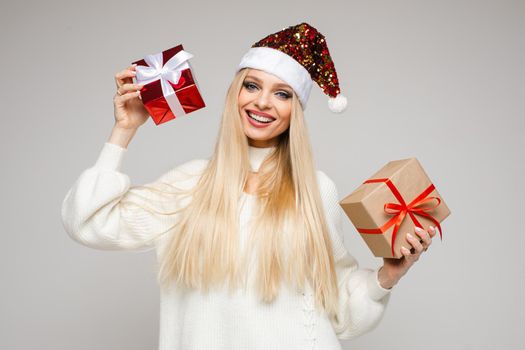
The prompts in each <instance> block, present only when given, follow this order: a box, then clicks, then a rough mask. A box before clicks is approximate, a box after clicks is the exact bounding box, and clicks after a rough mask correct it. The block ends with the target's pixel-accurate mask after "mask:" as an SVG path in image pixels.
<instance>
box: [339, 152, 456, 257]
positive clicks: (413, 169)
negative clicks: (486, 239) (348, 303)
mask: <svg viewBox="0 0 525 350" xmlns="http://www.w3.org/2000/svg"><path fill="white" fill-rule="evenodd" d="M339 205H341V207H342V208H343V210H344V212H345V213H346V215H347V216H348V217H349V218H350V220H351V221H352V224H353V225H354V226H355V227H356V229H357V231H358V232H359V233H360V235H361V237H362V238H363V239H364V241H365V242H366V244H367V245H368V247H369V248H370V250H371V251H372V253H373V254H374V255H375V256H376V257H385V258H398V259H399V258H402V257H403V254H402V253H401V246H404V247H406V248H408V249H411V248H412V245H411V244H410V243H409V242H408V240H407V239H406V234H407V233H411V234H412V235H413V236H414V237H415V238H416V239H418V238H419V236H417V235H415V234H414V230H415V227H416V226H417V227H420V228H423V229H425V230H427V231H428V229H429V226H436V228H437V229H438V231H439V236H440V238H441V239H443V237H442V233H441V225H440V222H442V221H443V220H444V219H445V218H446V217H447V216H449V215H450V210H449V208H448V207H447V205H446V204H445V202H444V201H443V198H441V196H440V195H439V193H438V191H437V189H436V188H435V186H434V185H433V184H432V182H431V181H430V179H429V178H428V176H427V174H426V173H425V171H424V170H423V167H422V166H421V164H420V163H419V161H418V160H417V159H416V158H408V159H401V160H395V161H391V162H388V163H387V164H386V165H385V166H384V167H382V168H381V169H380V170H379V171H377V172H376V173H375V174H374V175H372V176H371V177H370V178H369V179H368V180H366V181H365V182H363V183H362V184H361V185H360V186H359V187H358V188H357V189H356V190H355V191H353V192H352V193H351V194H349V195H348V196H346V197H345V198H344V199H342V200H341V201H340V202H339ZM435 237H437V236H434V238H435Z"/></svg>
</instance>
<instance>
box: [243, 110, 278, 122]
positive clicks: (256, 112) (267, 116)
mask: <svg viewBox="0 0 525 350" xmlns="http://www.w3.org/2000/svg"><path fill="white" fill-rule="evenodd" d="M246 112H249V113H251V114H256V115H260V116H261V117H266V118H271V119H273V120H275V118H274V117H273V116H272V115H271V114H268V113H264V112H259V111H255V110H253V109H247V110H246Z"/></svg>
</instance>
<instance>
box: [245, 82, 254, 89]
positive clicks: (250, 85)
mask: <svg viewBox="0 0 525 350" xmlns="http://www.w3.org/2000/svg"><path fill="white" fill-rule="evenodd" d="M244 87H245V88H247V89H248V90H251V89H252V88H253V87H255V85H254V84H252V83H244Z"/></svg>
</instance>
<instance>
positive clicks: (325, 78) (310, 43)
mask: <svg viewBox="0 0 525 350" xmlns="http://www.w3.org/2000/svg"><path fill="white" fill-rule="evenodd" d="M252 47H270V48H273V49H277V50H280V51H282V52H284V53H285V54H287V55H289V56H291V57H292V58H294V59H295V60H296V61H297V62H299V63H300V64H301V65H302V66H303V67H304V68H306V70H307V71H308V73H310V76H311V77H312V80H314V81H315V82H316V83H317V84H318V85H319V87H320V88H321V89H322V90H323V92H324V93H325V94H327V95H328V96H330V97H335V96H337V95H338V94H339V93H340V90H339V80H338V79H337V73H336V71H335V67H334V62H333V61H332V57H331V56H330V52H329V51H328V46H327V45H326V39H325V37H324V35H322V34H321V33H319V31H318V30H317V29H315V28H314V27H312V26H311V25H309V24H308V23H305V22H303V23H301V24H297V25H294V26H290V27H288V28H283V29H282V30H281V31H278V32H276V33H273V34H270V35H268V36H266V37H264V38H263V39H261V40H259V41H258V42H256V43H255V44H253V45H252Z"/></svg>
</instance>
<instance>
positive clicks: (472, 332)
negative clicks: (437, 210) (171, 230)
mask: <svg viewBox="0 0 525 350" xmlns="http://www.w3.org/2000/svg"><path fill="white" fill-rule="evenodd" d="M524 10H525V6H524V2H523V1H503V0H498V1H465V0H460V1H458V0H454V1H452V0H440V1H437V0H436V1H421V0H412V1H389V0H383V1H322V2H318V1H316V2H313V1H312V2H308V3H306V2H304V1H303V2H292V1H286V2H285V1H260V2H249V1H230V2H228V3H227V5H226V4H225V3H222V2H210V3H204V2H200V1H188V2H182V1H104V2H102V1H100V2H88V1H45V2H42V1H39V2H37V1H18V2H16V3H15V2H10V3H6V2H5V1H3V2H2V4H1V8H0V29H1V33H2V34H1V52H2V54H1V55H0V62H1V67H2V73H1V81H2V86H1V94H0V99H1V106H2V109H3V111H2V127H1V128H0V136H1V137H0V140H1V157H2V158H1V162H2V172H1V173H0V179H1V183H2V188H3V190H2V200H1V203H2V207H1V215H2V220H1V221H2V224H3V231H4V232H3V235H2V243H1V247H2V248H1V250H2V254H1V261H0V272H1V282H0V283H1V288H0V308H1V312H0V348H1V349H76V350H82V349H127V350H133V349H155V348H156V347H157V334H158V312H159V310H158V307H159V306H158V289H157V285H156V282H155V276H154V268H155V256H154V253H153V252H149V253H129V252H105V251H97V250H92V249H89V248H86V247H84V246H81V245H79V244H77V243H75V242H73V241H72V240H71V239H70V238H69V237H68V236H67V234H66V233H65V231H64V229H63V227H62V224H61V219H60V205H61V203H62V200H63V198H64V196H65V194H66V192H67V190H68V189H69V187H70V186H71V185H72V184H73V182H74V181H75V180H76V178H77V177H78V176H79V175H80V173H81V172H82V171H83V170H84V169H86V168H88V167H90V166H92V164H93V163H94V162H95V160H96V158H97V156H98V154H99V152H100V150H101V149H102V146H103V143H104V142H105V141H106V140H107V138H108V136H109V133H110V130H111V127H112V124H113V106H112V96H113V94H114V81H113V76H114V74H115V73H116V72H117V71H119V70H121V69H123V68H124V67H126V66H127V65H128V64H129V63H130V62H131V61H134V60H136V59H140V58H142V57H143V56H144V55H146V54H150V53H155V52H158V51H161V50H163V49H166V48H168V47H171V46H174V45H177V44H179V43H182V44H183V45H184V48H185V49H186V50H187V51H189V52H191V53H193V54H194V55H195V57H194V58H193V59H192V61H191V62H192V66H193V68H194V71H195V74H196V77H197V79H198V83H199V86H200V89H201V92H202V95H203V97H204V99H205V101H206V103H207V107H206V108H205V109H202V110H200V111H198V112H195V113H193V114H191V115H189V116H185V117H182V118H180V119H177V120H174V121H171V122H169V123H166V124H163V125H161V126H155V125H154V123H153V122H152V120H148V122H147V123H146V124H145V125H144V126H143V127H142V128H141V129H140V130H139V132H138V133H137V135H136V137H135V139H134V140H133V141H132V142H131V144H130V146H129V149H128V153H127V155H126V159H125V162H124V168H123V171H124V172H125V173H127V174H129V175H130V177H131V179H132V183H133V184H140V183H145V182H148V181H151V180H153V179H155V178H156V177H157V176H159V175H160V174H162V173H163V172H165V171H167V170H168V169H170V168H171V167H173V166H176V165H177V164H180V163H182V162H184V161H187V160H189V159H193V158H201V157H208V156H209V155H210V154H211V152H212V147H213V144H214V141H215V138H216V135H217V130H218V125H219V120H220V114H221V111H222V107H223V103H224V98H225V95H226V88H227V86H228V84H229V82H230V81H231V79H232V77H233V73H234V70H235V68H236V66H237V64H238V63H239V61H240V58H241V56H242V54H244V52H245V51H247V50H248V48H249V47H250V45H251V44H253V43H254V42H255V41H257V40H259V39H261V38H262V37H263V36H265V35H267V34H270V33H273V32H275V31H278V30H280V29H282V28H284V27H286V26H289V25H293V24H297V23H300V22H302V21H306V22H308V23H310V24H311V25H313V26H314V27H316V28H318V29H319V30H320V31H321V33H323V34H324V35H325V36H326V38H327V43H328V45H329V49H330V52H331V54H332V57H333V59H334V62H335V66H336V69H337V72H338V75H339V78H340V81H341V89H342V91H343V93H344V94H346V95H347V96H348V98H349V109H348V110H347V111H346V112H345V113H344V114H343V115H335V114H331V113H330V111H329V110H328V108H327V106H326V101H327V97H326V96H325V95H324V94H322V92H321V90H320V89H319V87H318V86H317V85H315V86H314V88H313V90H312V94H311V97H310V102H309V105H308V108H307V110H306V117H307V122H308V127H309V129H310V131H311V133H310V135H311V141H312V144H313V148H314V152H315V157H316V162H317V166H318V168H319V169H321V170H323V171H325V172H326V173H327V174H328V175H329V176H330V177H331V178H332V179H333V180H334V181H335V182H336V184H337V185H338V189H339V196H340V197H341V198H343V197H344V196H345V195H346V194H348V193H350V192H351V191H352V190H353V189H354V188H355V187H356V186H357V185H358V184H360V183H361V182H362V181H363V180H365V179H366V178H367V177H368V176H370V175H371V174H373V173H374V172H375V171H376V170H377V169H378V168H379V167H381V166H382V165H383V164H385V163H386V162H387V161H389V160H393V159H401V158H405V157H410V156H415V157H418V159H419V160H420V162H421V163H422V165H423V166H424V168H425V170H426V171H427V173H428V174H429V176H430V178H431V180H432V181H433V182H434V184H435V185H436V187H437V188H438V190H439V191H440V193H441V195H442V196H443V198H444V199H445V200H446V202H447V204H448V206H449V207H450V208H451V210H452V215H451V216H450V217H449V218H448V219H447V220H446V221H445V222H444V223H443V229H444V232H443V241H440V240H439V239H435V240H434V242H433V244H432V246H431V248H430V250H429V251H428V252H427V253H426V254H424V255H423V256H422V257H421V259H420V260H419V261H418V262H417V263H416V264H415V265H414V266H413V267H412V269H411V270H410V271H409V272H408V273H407V275H405V277H404V278H403V279H402V280H401V281H400V282H399V284H398V285H397V286H395V290H394V291H393V292H392V297H391V300H390V305H389V307H388V310H387V312H386V314H385V317H384V319H383V321H382V322H381V323H380V325H379V326H378V328H376V329H375V330H374V331H373V332H371V333H368V334H366V335H364V336H362V337H360V338H358V339H355V340H352V341H344V342H343V343H344V347H345V348H346V349H383V348H385V347H391V348H394V349H419V348H420V347H421V346H424V347H425V349H426V350H433V349H436V350H437V349H493V348H494V347H496V346H498V347H500V348H502V349H518V348H520V340H521V339H523V335H522V334H520V333H519V332H520V328H521V324H522V318H521V316H522V315H521V314H522V312H523V311H524V307H523V306H524V305H523V301H522V292H523V287H524V278H523V277H524V275H525V274H524V264H523V258H522V257H521V253H522V252H523V246H524V245H525V238H524V237H525V235H524V233H525V232H524V230H523V223H522V222H521V220H520V218H523V215H522V211H523V209H522V208H521V207H520V206H521V203H522V202H523V199H524V198H525V191H524V189H523V185H522V183H521V180H522V178H523V172H524V159H523V151H522V150H523V149H524V146H525V144H524V141H523V138H522V134H523V131H524V121H523V111H522V108H523V101H525V96H524V88H523V81H524V78H525V74H524V73H525V71H524V69H523V62H525V51H524V48H523V41H522V40H523V37H524V34H525V33H524V26H525V25H524V23H525V21H524V16H525V11H524ZM345 237H346V238H345V244H346V245H347V247H348V249H349V250H350V252H351V253H352V254H353V255H354V256H356V258H358V260H359V261H360V264H361V266H362V267H369V268H374V267H376V266H379V265H380V264H381V260H380V259H377V258H375V257H373V256H372V254H371V253H370V252H369V250H368V248H367V246H366V245H365V243H364V241H362V239H361V238H360V237H359V236H358V234H357V233H356V231H355V229H354V228H353V226H352V225H351V224H350V222H349V221H346V222H345Z"/></svg>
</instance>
